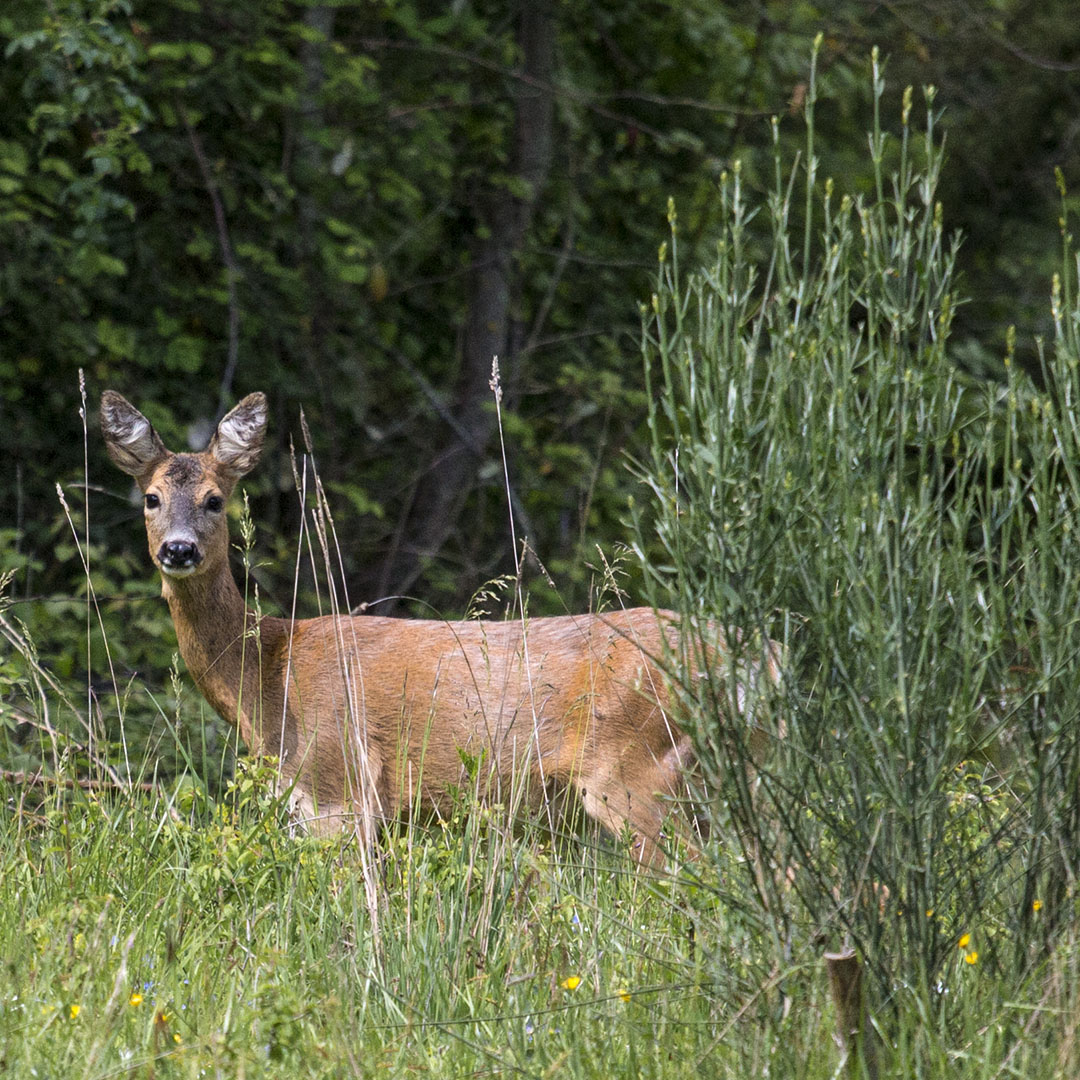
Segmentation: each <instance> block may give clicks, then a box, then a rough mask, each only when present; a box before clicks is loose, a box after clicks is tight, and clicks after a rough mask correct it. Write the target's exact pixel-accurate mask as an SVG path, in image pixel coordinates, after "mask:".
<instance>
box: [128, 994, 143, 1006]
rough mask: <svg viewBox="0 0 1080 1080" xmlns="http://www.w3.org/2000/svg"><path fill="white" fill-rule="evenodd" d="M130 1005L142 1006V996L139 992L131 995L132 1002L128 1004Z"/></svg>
mask: <svg viewBox="0 0 1080 1080" xmlns="http://www.w3.org/2000/svg"><path fill="white" fill-rule="evenodd" d="M128 1004H129V1005H133V1006H134V1005H141V1004H142V994H140V993H139V992H138V991H136V992H135V993H134V994H132V995H131V1000H130V1001H129V1002H128Z"/></svg>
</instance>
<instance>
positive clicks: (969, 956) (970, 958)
mask: <svg viewBox="0 0 1080 1080" xmlns="http://www.w3.org/2000/svg"><path fill="white" fill-rule="evenodd" d="M978 962H979V954H978V952H977V951H976V950H975V949H972V950H971V952H969V953H965V954H964V963H965V964H977V963H978Z"/></svg>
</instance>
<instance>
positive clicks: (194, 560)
mask: <svg viewBox="0 0 1080 1080" xmlns="http://www.w3.org/2000/svg"><path fill="white" fill-rule="evenodd" d="M158 562H159V563H161V565H162V566H163V567H164V568H165V569H167V570H193V569H194V568H195V567H196V566H198V565H199V563H201V562H202V555H200V554H199V549H198V547H196V546H195V544H193V543H192V542H191V541H190V540H167V541H166V542H165V543H164V544H162V545H161V548H160V550H159V551H158Z"/></svg>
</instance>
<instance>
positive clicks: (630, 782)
mask: <svg viewBox="0 0 1080 1080" xmlns="http://www.w3.org/2000/svg"><path fill="white" fill-rule="evenodd" d="M101 426H102V432H103V434H104V437H105V444H106V447H107V448H108V452H109V456H110V458H111V459H112V461H113V462H114V464H116V465H117V466H118V467H119V468H120V469H122V470H123V471H124V472H126V473H128V474H129V475H131V476H133V477H135V479H136V481H137V482H138V485H139V488H140V489H141V490H142V492H143V501H144V507H145V516H146V532H147V536H148V538H149V543H150V556H151V558H152V559H153V561H154V563H155V565H156V566H157V568H158V569H159V570H160V571H161V580H162V594H163V595H164V597H165V599H166V600H167V601H168V604H169V610H170V612H171V614H172V617H173V622H174V623H175V625H176V636H177V640H178V643H179V646H180V654H181V655H182V656H183V658H184V663H185V664H186V665H187V668H188V670H189V672H190V673H191V676H192V678H193V679H194V680H195V682H196V684H197V685H198V687H199V690H200V691H201V692H202V694H203V696H204V697H205V698H206V700H207V701H208V702H209V703H210V705H211V706H212V707H213V708H214V709H215V710H216V711H217V712H218V713H219V714H220V716H221V717H222V718H223V719H224V720H226V721H227V722H229V723H232V724H235V725H238V726H239V729H240V733H241V734H242V736H243V738H244V740H245V742H246V743H247V745H248V747H249V748H250V749H251V751H252V752H254V753H257V754H260V753H265V754H275V755H277V756H278V758H279V768H280V771H281V776H282V780H283V782H284V783H285V784H286V785H291V786H292V791H293V797H294V800H296V801H297V802H298V803H299V808H300V811H301V813H302V815H303V816H304V817H306V818H307V819H308V821H307V824H308V826H309V827H310V828H313V829H315V830H316V831H319V832H325V831H329V830H330V829H333V828H342V827H345V826H347V825H350V824H351V825H352V827H354V828H356V829H357V831H358V832H359V835H360V837H361V838H362V840H363V841H364V842H365V843H370V842H371V840H372V839H373V833H374V829H375V825H376V823H377V822H378V821H379V820H380V819H384V818H390V817H395V816H398V815H402V814H406V813H408V812H409V811H411V810H412V809H414V808H417V807H427V808H429V809H435V810H436V811H438V810H439V809H440V807H445V806H446V805H447V804H448V800H449V797H450V794H451V789H453V788H454V787H458V788H459V789H460V788H461V787H463V786H465V785H466V784H467V783H468V780H467V769H466V765H465V762H466V760H467V759H471V760H472V761H474V762H475V761H479V762H480V763H481V770H482V772H483V775H482V776H481V792H482V794H484V795H485V797H488V798H492V797H496V796H497V795H498V794H499V793H500V792H501V795H502V797H503V798H506V799H507V801H509V800H510V799H511V797H512V793H517V792H518V791H519V790H521V791H523V792H524V796H523V797H524V799H525V801H526V802H527V803H528V804H529V805H531V806H532V807H534V808H536V807H539V806H541V805H543V804H544V801H545V799H547V798H549V797H552V796H554V795H556V794H557V793H559V792H566V791H568V792H575V791H576V793H577V794H578V795H579V796H580V799H581V802H582V804H583V805H584V809H585V811H586V812H587V813H588V814H589V815H590V816H591V817H592V818H594V819H595V820H596V821H597V822H599V823H600V824H601V825H602V826H603V827H604V828H606V829H607V830H609V831H611V832H614V833H616V834H618V833H620V832H622V831H623V830H624V829H629V831H630V833H631V835H632V838H633V850H634V853H635V855H636V857H637V859H638V861H639V862H640V863H643V864H649V865H652V864H656V863H657V862H659V861H662V859H663V852H662V850H661V847H660V840H661V838H662V829H663V827H664V825H665V820H666V819H667V816H668V814H669V811H671V809H672V807H671V805H670V801H669V800H670V798H671V797H672V796H676V795H677V794H678V793H679V789H680V782H681V780H682V779H683V776H682V774H683V772H684V770H685V769H687V768H688V767H691V768H692V767H693V764H694V763H693V757H692V753H691V748H690V740H689V739H688V738H687V737H686V736H685V735H684V734H683V732H682V731H681V730H680V729H679V727H678V726H677V725H676V723H675V721H674V720H673V718H672V716H671V712H672V708H671V697H670V694H669V690H668V688H667V685H666V683H665V678H664V674H663V672H662V670H661V667H660V658H661V657H663V655H664V653H665V649H666V646H667V645H673V646H677V644H678V633H679V627H678V620H677V616H675V615H674V614H673V613H671V612H665V611H654V610H652V609H650V608H636V609H632V610H623V611H614V612H612V613H610V614H604V615H582V616H559V617H555V618H535V619H531V620H529V621H528V622H527V624H526V625H524V626H523V625H522V623H521V622H492V621H480V620H469V621H463V622H441V621H428V620H414V619H396V618H378V617H375V616H371V615H363V616H358V617H353V616H326V617H321V618H314V619H302V620H297V621H295V622H294V621H291V620H288V619H278V618H269V617H259V616H257V615H256V613H255V612H253V611H251V610H248V609H246V607H245V604H244V600H243V597H242V596H241V593H240V590H239V588H238V587H237V585H236V582H235V580H234V579H233V576H232V573H231V571H230V569H229V560H228V551H229V536H228V527H227V524H226V516H225V502H226V500H227V499H228V497H229V495H230V493H231V492H232V489H233V487H234V485H235V484H236V482H237V480H239V479H240V477H242V476H244V475H245V474H246V473H247V472H248V471H249V470H250V469H252V468H253V467H254V465H255V463H256V461H257V460H258V457H259V453H260V450H261V447H262V442H263V436H264V433H265V430H266V398H265V397H264V396H263V395H262V394H259V393H256V394H250V395H248V396H247V397H246V398H244V399H243V401H241V402H240V403H239V404H238V405H237V406H236V407H235V408H234V409H233V410H232V411H231V412H230V413H229V414H228V415H227V416H226V417H225V418H224V419H223V420H222V421H221V423H220V424H219V425H218V427H217V431H216V432H215V434H214V436H213V438H212V439H211V441H210V445H209V446H208V447H207V449H206V450H204V451H203V452H202V453H199V454H188V453H178V454H176V453H171V452H170V451H168V450H167V449H166V448H165V446H164V444H163V443H162V441H161V439H160V438H159V436H158V434H157V433H156V432H155V431H154V429H153V427H151V425H150V423H149V421H148V420H147V419H146V418H145V417H144V416H143V415H142V414H141V413H140V412H138V411H137V410H136V409H135V408H134V407H133V406H132V405H130V404H129V403H128V402H127V401H126V400H125V399H124V398H123V397H121V396H120V395H119V394H117V393H115V392H113V391H111V390H107V391H105V393H104V394H103V395H102V398H101ZM713 633H714V635H715V638H716V645H715V651H714V652H711V653H710V657H711V660H710V666H711V667H712V668H713V669H714V670H715V671H717V672H718V673H719V674H720V675H721V676H723V675H724V673H725V672H727V671H729V670H733V669H735V668H736V665H734V664H732V663H730V662H728V660H727V659H725V657H726V656H727V654H726V652H725V650H724V646H723V641H722V638H720V635H719V632H718V631H715V630H714V631H713ZM778 656H779V648H778V646H775V645H773V643H771V642H766V643H765V644H764V647H763V649H762V652H761V657H760V659H758V660H754V659H745V660H740V662H739V664H738V666H737V670H739V671H740V672H741V673H742V674H741V675H740V677H739V678H740V682H739V685H738V686H737V687H734V688H733V689H734V690H735V693H730V694H728V695H727V697H728V698H729V699H730V700H731V701H733V702H737V703H738V706H737V708H736V709H734V710H733V711H743V712H749V711H750V708H749V706H746V707H744V703H745V702H746V701H747V695H748V693H750V691H751V690H752V687H753V684H754V683H755V682H756V681H757V680H758V678H759V677H763V679H764V680H765V681H766V682H769V683H775V682H776V680H777V677H778V674H777V662H778ZM752 696H753V695H752V694H751V698H752ZM735 719H742V718H741V717H736V718H735ZM743 722H745V723H749V724H752V723H753V722H752V720H750V719H749V718H747V719H745V720H744V721H743ZM756 734H757V735H761V736H764V737H766V738H767V734H766V733H765V732H763V731H760V730H757V731H756ZM676 830H677V831H678V832H679V833H680V834H684V830H682V829H679V828H678V826H676Z"/></svg>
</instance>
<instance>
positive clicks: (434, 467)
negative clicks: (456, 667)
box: [380, 0, 555, 610]
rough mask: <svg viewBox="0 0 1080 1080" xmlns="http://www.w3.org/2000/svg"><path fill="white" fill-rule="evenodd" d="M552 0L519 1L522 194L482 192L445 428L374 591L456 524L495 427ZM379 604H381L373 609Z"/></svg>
mask: <svg viewBox="0 0 1080 1080" xmlns="http://www.w3.org/2000/svg"><path fill="white" fill-rule="evenodd" d="M553 8H554V4H553V0H519V4H518V13H517V39H518V45H519V48H520V51H521V58H522V66H521V69H520V72H519V73H518V81H517V89H516V91H515V107H516V116H515V125H514V147H513V155H512V159H511V160H512V163H513V165H512V167H513V170H514V174H515V176H516V178H517V179H518V180H519V181H521V182H522V185H521V186H522V189H523V193H519V194H515V192H513V191H510V190H507V188H506V187H505V186H499V187H494V186H493V187H491V188H489V189H488V190H487V191H486V192H485V194H484V196H483V198H482V203H481V205H480V206H479V207H478V210H479V215H478V216H479V218H480V220H481V221H482V222H483V224H484V225H485V226H486V227H487V236H486V237H485V238H483V239H481V240H479V241H477V243H476V245H475V247H474V255H473V263H472V270H471V274H470V279H469V300H468V309H467V312H466V315H465V326H464V333H463V336H462V355H461V368H460V372H459V376H458V381H457V386H456V388H455V395H454V405H453V411H454V415H455V417H456V420H457V423H456V424H455V426H454V429H453V430H452V431H451V430H449V429H448V430H447V431H446V433H445V434H444V436H443V438H442V441H441V443H440V445H439V446H438V447H437V448H436V451H435V453H434V454H433V456H432V459H431V461H430V463H429V465H428V467H427V469H426V470H425V472H424V474H423V475H422V476H421V477H420V479H419V481H418V484H417V489H416V492H415V495H414V497H413V499H412V502H411V507H410V508H409V510H408V511H407V514H408V518H407V519H406V521H405V524H404V528H403V529H402V530H401V531H400V535H401V541H400V543H399V545H398V546H397V548H396V550H395V551H392V552H391V554H390V557H389V558H388V560H387V563H386V566H385V567H384V571H383V577H382V582H381V586H382V588H381V592H382V594H383V595H399V596H400V595H406V594H408V593H409V591H410V590H411V589H412V588H413V586H414V585H415V583H416V581H417V580H418V579H419V578H420V576H421V575H422V574H423V572H424V564H425V561H426V560H427V559H429V558H431V557H432V556H435V555H437V554H438V552H439V550H440V549H441V548H442V547H443V545H444V544H445V543H446V541H447V540H448V539H449V537H450V536H451V534H452V533H453V532H454V529H455V527H456V526H457V524H458V518H459V516H460V514H461V510H462V507H463V504H464V502H465V499H466V497H467V496H468V494H469V491H470V490H471V488H472V485H473V483H474V481H475V479H476V474H477V470H478V468H479V466H480V464H481V462H482V461H483V458H484V455H485V453H486V452H487V447H488V443H489V442H490V439H491V436H492V434H493V431H494V427H495V416H494V411H493V408H492V403H493V399H492V393H491V389H490V386H489V383H490V380H491V365H492V360H493V358H494V357H495V356H498V357H499V364H500V367H501V368H502V370H503V372H504V373H507V375H509V374H510V373H512V371H513V365H514V363H515V361H516V358H515V357H514V356H512V355H509V352H508V346H509V343H510V327H511V318H512V313H513V308H514V301H515V299H516V298H517V296H518V295H519V293H520V255H521V249H522V245H523V243H524V240H525V237H526V235H527V233H528V231H529V227H530V225H531V224H532V219H533V213H534V210H535V208H536V205H537V202H538V200H539V197H540V193H541V191H542V190H543V187H544V184H545V182H546V180H547V176H548V172H549V170H550V167H551V153H552V125H553V111H554V110H553V97H552V76H553V73H554V64H555V22H554V12H553ZM380 610H386V609H385V608H381V609H380Z"/></svg>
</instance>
